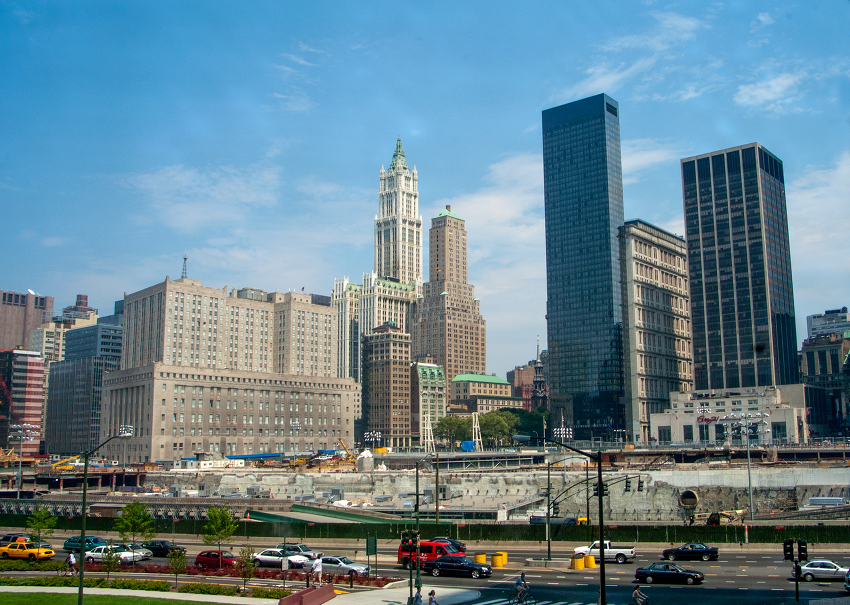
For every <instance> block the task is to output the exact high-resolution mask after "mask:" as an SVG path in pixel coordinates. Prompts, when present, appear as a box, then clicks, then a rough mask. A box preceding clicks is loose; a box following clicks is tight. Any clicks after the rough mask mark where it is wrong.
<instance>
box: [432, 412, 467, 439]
mask: <svg viewBox="0 0 850 605" xmlns="http://www.w3.org/2000/svg"><path fill="white" fill-rule="evenodd" d="M434 435H435V436H436V437H438V438H439V439H445V440H446V441H447V442H448V445H449V447H454V446H455V442H457V441H469V440H470V439H472V420H471V419H469V418H459V417H458V416H444V417H442V418H440V420H439V421H438V422H437V426H435V427H434Z"/></svg>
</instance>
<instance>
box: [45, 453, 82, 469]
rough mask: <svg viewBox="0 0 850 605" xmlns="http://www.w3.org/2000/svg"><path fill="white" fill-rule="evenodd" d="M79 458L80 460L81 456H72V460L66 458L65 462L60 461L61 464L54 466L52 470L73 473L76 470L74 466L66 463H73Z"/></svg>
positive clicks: (57, 463)
mask: <svg viewBox="0 0 850 605" xmlns="http://www.w3.org/2000/svg"><path fill="white" fill-rule="evenodd" d="M77 458H79V455H77V456H71V457H70V458H65V459H64V460H60V461H59V462H56V463H54V464H52V465H51V468H52V469H53V470H54V471H72V470H74V466H73V465H71V464H65V463H66V462H71V461H72V460H76V459H77Z"/></svg>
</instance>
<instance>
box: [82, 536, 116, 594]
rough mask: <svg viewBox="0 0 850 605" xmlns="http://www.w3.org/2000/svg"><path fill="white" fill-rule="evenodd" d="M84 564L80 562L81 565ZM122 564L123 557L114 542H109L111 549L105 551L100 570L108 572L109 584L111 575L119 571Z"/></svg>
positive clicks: (107, 579) (107, 580)
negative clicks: (116, 549)
mask: <svg viewBox="0 0 850 605" xmlns="http://www.w3.org/2000/svg"><path fill="white" fill-rule="evenodd" d="M82 564H83V562H82V561H80V565H82ZM120 564H121V555H119V554H118V552H117V551H115V547H114V545H113V544H112V540H110V541H109V547H108V548H105V549H104V550H103V556H102V557H101V558H100V569H101V570H102V571H105V572H106V582H107V584H108V583H109V574H110V573H112V572H113V571H115V570H116V569H118V566H119V565H120Z"/></svg>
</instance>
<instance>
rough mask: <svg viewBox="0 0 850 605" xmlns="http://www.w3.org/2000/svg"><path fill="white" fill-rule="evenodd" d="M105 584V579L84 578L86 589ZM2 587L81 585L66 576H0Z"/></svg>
mask: <svg viewBox="0 0 850 605" xmlns="http://www.w3.org/2000/svg"><path fill="white" fill-rule="evenodd" d="M103 582H104V580H103V578H84V579H83V586H85V587H86V588H97V587H98V586H100V585H101V584H102V583H103ZM0 585H3V586H67V587H75V586H79V585H80V580H79V579H78V578H66V577H64V576H42V577H30V578H22V577H15V576H0Z"/></svg>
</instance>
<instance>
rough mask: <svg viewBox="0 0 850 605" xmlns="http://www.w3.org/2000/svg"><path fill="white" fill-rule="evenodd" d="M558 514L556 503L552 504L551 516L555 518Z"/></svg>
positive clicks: (558, 509)
mask: <svg viewBox="0 0 850 605" xmlns="http://www.w3.org/2000/svg"><path fill="white" fill-rule="evenodd" d="M560 512H561V507H560V506H559V505H558V503H557V502H553V503H552V516H553V517H557V516H558V513H560Z"/></svg>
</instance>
